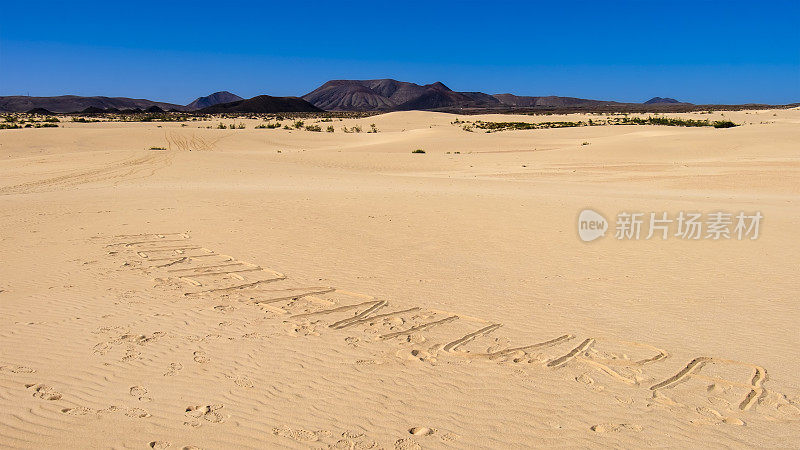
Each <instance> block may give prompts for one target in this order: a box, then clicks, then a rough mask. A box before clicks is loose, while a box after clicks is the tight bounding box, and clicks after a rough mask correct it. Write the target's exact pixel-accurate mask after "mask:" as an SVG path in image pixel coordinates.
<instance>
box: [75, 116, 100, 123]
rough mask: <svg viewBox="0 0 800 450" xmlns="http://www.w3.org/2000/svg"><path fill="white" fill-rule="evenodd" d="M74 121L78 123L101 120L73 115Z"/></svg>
mask: <svg viewBox="0 0 800 450" xmlns="http://www.w3.org/2000/svg"><path fill="white" fill-rule="evenodd" d="M72 121H73V122H78V123H93V122H100V121H99V120H98V119H87V118H86V117H73V118H72Z"/></svg>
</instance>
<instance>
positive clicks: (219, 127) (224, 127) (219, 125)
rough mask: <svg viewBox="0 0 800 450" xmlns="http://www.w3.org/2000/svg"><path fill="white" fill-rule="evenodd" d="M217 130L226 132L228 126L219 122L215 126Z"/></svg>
mask: <svg viewBox="0 0 800 450" xmlns="http://www.w3.org/2000/svg"><path fill="white" fill-rule="evenodd" d="M217 129H218V130H227V129H228V126H227V125H225V124H224V123H222V122H220V123H219V124H218V125H217Z"/></svg>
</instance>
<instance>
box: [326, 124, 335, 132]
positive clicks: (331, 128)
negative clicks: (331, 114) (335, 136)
mask: <svg viewBox="0 0 800 450" xmlns="http://www.w3.org/2000/svg"><path fill="white" fill-rule="evenodd" d="M325 131H327V132H328V133H333V131H334V129H333V125H328V128H325Z"/></svg>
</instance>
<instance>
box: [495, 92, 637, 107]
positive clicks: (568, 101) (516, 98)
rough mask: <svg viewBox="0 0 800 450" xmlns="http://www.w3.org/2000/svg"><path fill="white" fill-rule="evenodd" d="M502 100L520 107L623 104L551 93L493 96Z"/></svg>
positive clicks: (505, 103) (508, 104) (509, 104)
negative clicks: (542, 94) (558, 95)
mask: <svg viewBox="0 0 800 450" xmlns="http://www.w3.org/2000/svg"><path fill="white" fill-rule="evenodd" d="M493 97H494V98H496V99H497V100H499V101H500V103H502V104H503V105H506V106H514V107H520V108H535V107H537V106H539V107H581V106H583V107H594V106H612V105H622V103H619V102H610V101H605V100H588V99H585V98H576V97H557V96H554V95H549V96H545V97H529V96H520V95H514V94H495V95H494V96H493Z"/></svg>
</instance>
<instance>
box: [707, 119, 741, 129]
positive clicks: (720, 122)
mask: <svg viewBox="0 0 800 450" xmlns="http://www.w3.org/2000/svg"><path fill="white" fill-rule="evenodd" d="M713 125H714V128H733V127H735V126H737V125H736V124H735V123H733V122H731V121H730V120H718V121H716V122H714V123H713Z"/></svg>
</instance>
